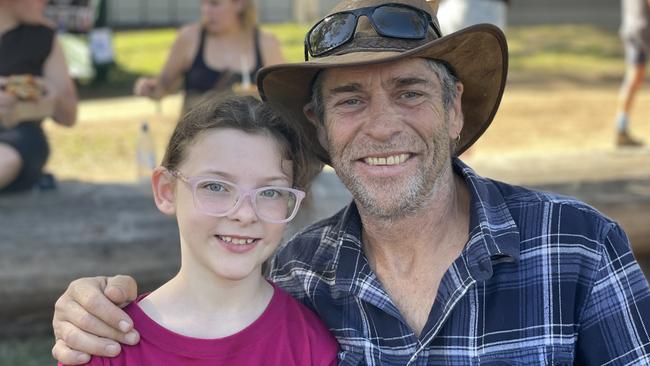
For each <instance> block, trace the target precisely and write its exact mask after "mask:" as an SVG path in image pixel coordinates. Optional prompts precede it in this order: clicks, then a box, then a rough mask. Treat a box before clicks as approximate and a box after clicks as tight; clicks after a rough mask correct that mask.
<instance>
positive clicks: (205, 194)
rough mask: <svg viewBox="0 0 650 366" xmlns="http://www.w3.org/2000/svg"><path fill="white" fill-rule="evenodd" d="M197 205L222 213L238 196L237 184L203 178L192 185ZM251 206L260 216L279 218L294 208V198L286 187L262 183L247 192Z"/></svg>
mask: <svg viewBox="0 0 650 366" xmlns="http://www.w3.org/2000/svg"><path fill="white" fill-rule="evenodd" d="M194 199H195V201H196V204H197V206H199V208H200V209H201V210H202V211H204V212H205V213H208V214H213V215H217V216H218V215H223V214H226V213H227V212H228V211H230V210H231V209H232V208H233V207H235V205H236V204H237V202H238V201H239V200H240V199H241V195H240V193H239V190H238V189H237V187H235V186H233V185H231V184H228V183H226V182H222V181H217V180H204V181H200V182H198V183H197V185H196V191H195V197H194ZM251 199H252V200H254V202H253V208H254V209H255V211H256V212H255V213H256V214H257V216H258V217H259V218H261V219H263V220H270V221H280V220H285V219H288V218H289V217H291V216H292V215H293V213H294V211H295V210H296V208H297V205H296V203H297V202H298V198H297V197H296V194H295V193H294V192H293V191H291V190H290V189H288V188H283V187H263V188H260V189H256V190H254V191H252V192H251Z"/></svg>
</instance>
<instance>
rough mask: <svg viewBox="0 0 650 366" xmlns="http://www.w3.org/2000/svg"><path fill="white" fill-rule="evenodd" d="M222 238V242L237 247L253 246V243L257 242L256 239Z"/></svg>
mask: <svg viewBox="0 0 650 366" xmlns="http://www.w3.org/2000/svg"><path fill="white" fill-rule="evenodd" d="M220 238H221V240H223V241H225V242H226V243H230V244H236V245H246V244H251V243H252V242H254V241H255V239H237V238H233V237H231V236H220Z"/></svg>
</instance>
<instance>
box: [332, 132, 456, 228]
mask: <svg viewBox="0 0 650 366" xmlns="http://www.w3.org/2000/svg"><path fill="white" fill-rule="evenodd" d="M445 122H446V121H445ZM444 126H445V127H442V128H440V129H438V130H437V131H436V132H435V135H434V138H433V142H432V143H431V144H430V145H429V146H428V147H429V148H428V149H424V150H423V151H426V152H427V155H424V156H423V155H420V156H419V157H420V158H421V160H420V163H419V164H418V167H417V170H416V172H415V174H414V175H412V176H408V177H395V178H385V179H381V180H370V181H364V180H363V179H362V178H361V177H360V176H358V175H356V174H355V173H354V170H353V169H352V158H351V156H355V155H353V152H352V151H349V150H347V151H343V152H339V151H336V149H335V148H334V146H332V144H330V145H329V151H332V152H334V154H333V156H332V157H333V159H332V165H333V167H334V169H335V170H336V173H337V175H338V176H339V178H340V179H341V181H342V182H343V184H344V185H345V186H346V187H347V188H348V190H349V191H350V193H351V194H352V197H353V198H354V200H355V202H356V203H357V205H358V206H359V208H360V210H362V211H363V212H364V213H366V214H368V215H370V216H372V217H375V218H377V219H379V220H382V221H394V220H397V219H401V218H404V217H408V216H411V215H413V214H415V213H417V212H418V211H420V210H421V209H422V208H423V207H424V206H425V205H426V204H427V203H428V202H430V200H431V197H432V196H433V195H434V194H435V192H436V182H437V181H438V178H439V177H440V175H441V173H442V172H443V171H444V170H445V164H449V162H450V157H451V155H450V141H449V138H448V137H447V136H448V133H447V128H446V126H447V123H445V125H444ZM411 140H414V143H420V144H422V142H421V140H418V141H416V140H415V138H413V139H411ZM402 146H403V145H402ZM384 149H385V148H384ZM369 152H373V151H369ZM366 153H368V151H367V152H366ZM341 162H345V163H344V164H342V163H341Z"/></svg>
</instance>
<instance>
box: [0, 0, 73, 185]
mask: <svg viewBox="0 0 650 366" xmlns="http://www.w3.org/2000/svg"><path fill="white" fill-rule="evenodd" d="M45 3H46V1H44V0H0V194H2V193H6V192H15V191H21V190H26V189H29V188H31V187H32V186H33V185H34V184H35V183H36V182H37V181H38V179H39V178H40V176H41V174H42V169H43V166H44V165H45V163H46V161H47V158H48V155H49V146H48V143H47V139H46V138H45V133H44V132H43V129H42V128H41V123H42V120H43V119H44V118H45V117H52V118H53V119H54V121H55V122H57V123H59V124H61V125H64V126H72V125H73V124H74V123H75V120H76V113H77V96H76V92H75V89H74V85H73V83H72V80H71V79H70V77H69V76H68V70H67V66H66V64H65V59H64V57H63V52H62V50H61V47H60V46H59V45H58V43H57V42H56V38H55V36H54V31H53V30H52V29H51V28H49V27H46V26H44V25H43V24H44V22H45V20H44V18H43V10H44V6H45Z"/></svg>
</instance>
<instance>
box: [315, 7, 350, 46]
mask: <svg viewBox="0 0 650 366" xmlns="http://www.w3.org/2000/svg"><path fill="white" fill-rule="evenodd" d="M356 24H357V17H356V16H355V15H354V14H351V13H339V14H335V15H333V16H331V17H327V18H325V19H323V21H321V22H320V23H319V24H318V25H317V26H316V27H315V28H314V29H313V30H312V32H311V33H310V34H309V44H310V46H311V52H312V55H320V54H322V53H325V52H327V51H329V50H331V49H333V48H336V47H338V46H340V45H342V44H344V43H345V42H347V41H348V40H349V39H350V37H351V36H352V34H354V28H355V27H356Z"/></svg>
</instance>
